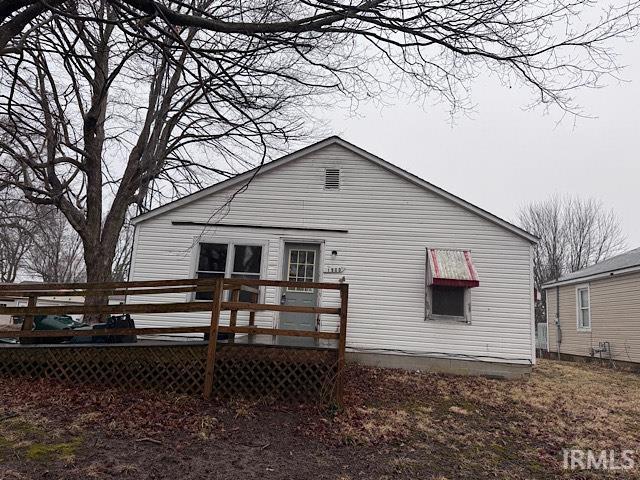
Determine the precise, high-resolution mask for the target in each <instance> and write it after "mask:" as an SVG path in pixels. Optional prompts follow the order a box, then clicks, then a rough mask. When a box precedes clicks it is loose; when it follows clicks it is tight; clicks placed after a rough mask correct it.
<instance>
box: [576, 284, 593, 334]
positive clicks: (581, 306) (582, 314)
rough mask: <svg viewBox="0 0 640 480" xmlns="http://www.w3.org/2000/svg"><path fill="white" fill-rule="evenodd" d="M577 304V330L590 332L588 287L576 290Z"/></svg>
mask: <svg viewBox="0 0 640 480" xmlns="http://www.w3.org/2000/svg"><path fill="white" fill-rule="evenodd" d="M576 296H577V304H578V330H591V305H590V302H589V287H578V288H577V289H576Z"/></svg>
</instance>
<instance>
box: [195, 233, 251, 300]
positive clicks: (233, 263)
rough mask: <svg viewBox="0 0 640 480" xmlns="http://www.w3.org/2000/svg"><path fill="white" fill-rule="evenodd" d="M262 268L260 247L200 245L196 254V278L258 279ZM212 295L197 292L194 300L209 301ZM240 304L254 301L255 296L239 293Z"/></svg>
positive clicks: (247, 292)
mask: <svg viewBox="0 0 640 480" xmlns="http://www.w3.org/2000/svg"><path fill="white" fill-rule="evenodd" d="M261 266H262V245H246V244H234V243H201V244H200V251H199V253H198V266H197V269H196V277H197V278H220V277H230V278H249V279H259V278H260V271H261ZM211 298H212V293H209V292H197V293H196V300H211ZM239 300H240V301H241V302H251V301H255V295H254V294H252V292H249V291H245V290H243V291H241V292H240V299H239Z"/></svg>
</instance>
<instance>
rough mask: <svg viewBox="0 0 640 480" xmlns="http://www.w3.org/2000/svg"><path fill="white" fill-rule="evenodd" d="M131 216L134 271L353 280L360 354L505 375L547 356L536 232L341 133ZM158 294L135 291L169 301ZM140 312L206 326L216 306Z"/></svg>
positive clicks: (272, 316) (325, 323)
mask: <svg viewBox="0 0 640 480" xmlns="http://www.w3.org/2000/svg"><path fill="white" fill-rule="evenodd" d="M249 180H250V183H249V185H248V188H246V189H241V187H242V186H244V185H246V183H247V182H248V181H249ZM236 193H237V194H236ZM234 195H235V196H234ZM232 198H233V199H232ZM231 199H232V201H231V202H229V200H231ZM133 223H134V224H135V237H134V247H133V256H132V266H131V273H130V280H134V281H135V280H151V279H164V278H176V279H179V278H193V277H200V278H207V277H216V276H227V277H231V276H243V277H248V278H266V279H284V280H294V281H295V280H298V281H304V280H308V281H311V280H314V281H324V282H340V281H345V282H347V283H349V287H350V291H349V309H348V332H347V351H348V355H349V356H348V358H349V359H350V360H351V361H361V362H365V363H369V364H375V365H382V366H394V367H396V366H397V367H407V368H425V369H426V368H430V369H434V370H445V371H455V372H459V373H485V374H489V375H497V376H509V375H514V374H521V373H523V372H526V371H528V370H529V369H530V366H531V365H532V364H533V363H534V362H535V345H534V330H533V329H534V322H533V298H532V296H533V288H534V287H533V276H532V251H533V245H534V243H535V241H536V238H535V237H534V236H532V235H530V234H529V233H527V232H525V231H523V230H521V229H519V228H518V227H516V226H514V225H512V224H510V223H508V222H506V221H504V220H502V219H500V218H498V217H496V216H495V215H492V214H491V213H489V212H487V211H485V210H482V209H480V208H478V207H476V206H474V205H472V204H470V203H468V202H466V201H464V200H462V199H460V198H458V197H456V196H454V195H452V194H451V193H448V192H446V191H444V190H442V189H440V188H438V187H436V186H434V185H432V184H430V183H428V182H426V181H424V180H422V179H420V178H418V177H416V176H414V175H412V174H410V173H408V172H406V171H404V170H402V169H400V168H399V167H397V166H395V165H392V164H391V163H388V162H386V161H384V160H382V159H380V158H378V157H376V156H374V155H372V154H370V153H368V152H366V151H364V150H362V149H360V148H358V147H356V146H354V145H352V144H350V143H348V142H346V141H344V140H342V139H340V138H337V137H331V138H327V139H326V140H323V141H321V142H319V143H316V144H314V145H311V146H309V147H307V148H304V149H302V150H300V151H297V152H295V153H293V154H290V155H287V156H285V157H282V158H280V159H277V160H275V161H273V162H270V163H268V164H266V165H264V166H262V167H261V168H260V169H259V170H252V171H249V172H247V173H244V174H241V175H238V176H236V177H233V178H231V179H229V180H226V181H224V182H222V183H219V184H217V185H214V186H212V187H209V188H207V189H204V190H202V191H199V192H197V193H195V194H192V195H190V196H187V197H185V198H182V199H180V200H177V201H174V202H172V203H169V204H167V205H164V206H162V207H159V208H157V209H155V210H152V211H150V212H148V213H145V214H143V215H141V216H139V217H137V218H135V219H134V220H133ZM159 296H160V295H157V296H156V295H154V296H149V297H147V298H144V297H136V298H130V299H129V301H132V302H141V301H155V302H157V301H160V300H159V299H158V298H157V297H159ZM161 297H162V301H174V302H175V301H185V300H186V299H191V298H192V297H190V296H186V297H185V295H184V294H167V295H162V296H161ZM198 298H206V295H204V294H199V296H198ZM337 300H338V299H337V293H326V292H323V293H322V295H321V296H318V294H316V293H315V292H314V291H311V292H308V291H304V290H301V289H287V290H286V291H284V290H280V289H279V288H275V287H273V288H271V287H268V288H264V289H263V290H262V291H261V292H260V301H261V302H265V303H284V304H289V305H290V304H298V305H300V304H305V305H322V306H327V307H328V306H338V303H337ZM245 313H246V312H245ZM241 314H242V312H241ZM241 314H240V315H241ZM135 319H136V324H137V325H138V326H149V325H156V326H161V325H166V326H169V325H198V324H208V322H209V315H208V314H206V313H203V314H201V315H197V314H193V313H188V314H171V315H163V316H162V317H160V316H158V315H136V318H135ZM227 321H228V316H226V317H222V319H221V322H222V323H223V324H224V323H225V322H227ZM242 321H243V320H242V319H241V318H240V316H239V324H242ZM244 321H246V319H244ZM260 324H261V325H268V326H279V327H281V328H299V329H316V328H317V329H320V330H321V331H335V330H336V318H335V316H331V315H326V316H325V315H319V316H318V317H317V318H314V317H311V318H309V315H308V314H303V315H300V314H290V313H287V314H284V313H283V314H280V315H278V313H273V312H258V314H257V325H260Z"/></svg>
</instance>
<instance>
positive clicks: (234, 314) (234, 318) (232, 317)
mask: <svg viewBox="0 0 640 480" xmlns="http://www.w3.org/2000/svg"><path fill="white" fill-rule="evenodd" d="M231 301H232V302H239V301H240V287H234V288H233V290H232V291H231ZM237 323H238V310H231V313H230V314H229V326H230V327H235V326H236V324H237ZM235 340H236V334H235V332H234V333H232V334H231V338H230V340H229V343H233V342H235Z"/></svg>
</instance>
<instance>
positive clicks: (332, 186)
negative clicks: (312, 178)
mask: <svg viewBox="0 0 640 480" xmlns="http://www.w3.org/2000/svg"><path fill="white" fill-rule="evenodd" d="M324 189H325V190H340V169H339V168H326V169H325V171H324Z"/></svg>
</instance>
